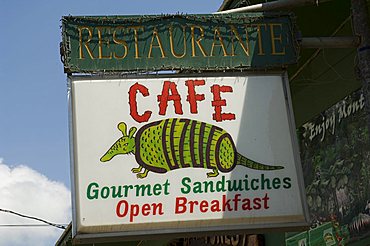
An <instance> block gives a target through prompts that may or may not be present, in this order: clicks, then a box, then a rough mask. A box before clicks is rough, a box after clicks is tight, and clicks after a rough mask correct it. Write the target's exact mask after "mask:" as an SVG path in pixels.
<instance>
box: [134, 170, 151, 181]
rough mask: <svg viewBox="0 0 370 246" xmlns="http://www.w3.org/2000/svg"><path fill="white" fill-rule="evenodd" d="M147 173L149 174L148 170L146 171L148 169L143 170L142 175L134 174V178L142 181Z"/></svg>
mask: <svg viewBox="0 0 370 246" xmlns="http://www.w3.org/2000/svg"><path fill="white" fill-rule="evenodd" d="M148 173H149V170H148V169H145V171H144V172H143V173H138V174H136V177H137V178H138V179H143V178H145V177H146V176H148Z"/></svg>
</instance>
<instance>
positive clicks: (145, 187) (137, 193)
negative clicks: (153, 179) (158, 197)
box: [135, 184, 153, 196]
mask: <svg viewBox="0 0 370 246" xmlns="http://www.w3.org/2000/svg"><path fill="white" fill-rule="evenodd" d="M135 188H136V196H140V190H141V196H145V190H147V193H146V195H148V196H152V195H153V194H152V193H151V192H150V184H147V185H135Z"/></svg>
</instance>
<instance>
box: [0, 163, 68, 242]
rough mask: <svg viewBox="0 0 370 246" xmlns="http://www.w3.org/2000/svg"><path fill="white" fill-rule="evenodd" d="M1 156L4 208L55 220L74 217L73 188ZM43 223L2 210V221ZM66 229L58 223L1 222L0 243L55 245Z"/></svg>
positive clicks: (0, 188) (0, 205)
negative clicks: (10, 163) (25, 225)
mask: <svg viewBox="0 0 370 246" xmlns="http://www.w3.org/2000/svg"><path fill="white" fill-rule="evenodd" d="M3 162H4V161H3V159H2V158H0V208H1V209H6V210H11V211H14V212H17V213H20V214H24V215H28V216H32V217H37V218H40V219H43V220H46V221H49V222H52V223H56V224H59V223H62V224H64V223H68V222H69V221H71V197H70V191H69V190H68V189H67V188H66V187H65V185H63V184H62V183H59V182H55V181H52V180H49V179H48V178H47V177H46V176H44V175H42V174H40V173H38V172H37V171H35V170H33V169H31V168H29V167H27V166H23V165H20V166H15V167H11V166H9V165H6V164H4V163H3ZM8 224H43V223H41V222H38V221H36V220H30V219H26V218H22V217H19V216H16V215H13V214H9V213H4V212H0V225H8ZM62 233H63V230H61V229H58V228H55V227H49V226H48V227H3V226H0V246H27V245H40V246H41V245H45V246H49V245H54V244H55V242H56V241H57V239H58V238H59V237H60V235H61V234H62Z"/></svg>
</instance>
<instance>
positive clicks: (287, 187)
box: [283, 177, 292, 189]
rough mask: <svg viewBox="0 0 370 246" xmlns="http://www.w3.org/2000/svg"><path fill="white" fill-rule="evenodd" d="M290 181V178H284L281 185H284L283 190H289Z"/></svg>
mask: <svg viewBox="0 0 370 246" xmlns="http://www.w3.org/2000/svg"><path fill="white" fill-rule="evenodd" d="M291 181H292V180H291V179H290V178H288V177H285V178H284V179H283V183H284V185H283V187H284V188H285V189H290V188H291V187H292V184H291V183H290V182H291Z"/></svg>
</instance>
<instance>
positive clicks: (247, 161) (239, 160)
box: [236, 153, 284, 171]
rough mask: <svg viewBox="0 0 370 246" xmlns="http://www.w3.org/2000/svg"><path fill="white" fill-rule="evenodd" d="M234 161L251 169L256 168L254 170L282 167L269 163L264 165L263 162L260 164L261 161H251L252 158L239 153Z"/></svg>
mask: <svg viewBox="0 0 370 246" xmlns="http://www.w3.org/2000/svg"><path fill="white" fill-rule="evenodd" d="M236 163H237V165H242V166H245V167H248V168H251V169H256V170H265V171H269V170H279V169H284V167H282V166H270V165H265V164H262V163H258V162H255V161H252V160H250V159H248V158H247V157H245V156H243V155H241V154H239V153H238V155H237V162H236Z"/></svg>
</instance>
